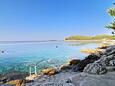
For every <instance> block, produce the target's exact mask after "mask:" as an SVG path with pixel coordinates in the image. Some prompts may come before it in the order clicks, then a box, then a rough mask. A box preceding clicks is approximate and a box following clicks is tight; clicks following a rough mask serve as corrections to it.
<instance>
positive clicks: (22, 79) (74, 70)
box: [0, 45, 115, 86]
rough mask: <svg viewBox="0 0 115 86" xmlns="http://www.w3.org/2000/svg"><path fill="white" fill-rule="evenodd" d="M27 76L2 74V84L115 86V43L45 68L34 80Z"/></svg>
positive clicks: (4, 85) (21, 85) (0, 78)
mask: <svg viewBox="0 0 115 86" xmlns="http://www.w3.org/2000/svg"><path fill="white" fill-rule="evenodd" d="M100 48H101V47H100ZM12 75H13V76H12ZM27 76H28V74H24V75H23V74H17V73H16V74H11V76H9V75H5V76H1V77H0V82H1V84H0V86H115V45H112V46H109V47H106V48H104V51H103V52H98V53H92V54H90V55H89V56H87V57H86V58H85V59H83V60H80V59H73V60H71V61H69V62H68V63H67V64H64V65H62V66H61V67H60V68H58V69H56V68H47V69H44V70H42V71H41V74H40V75H39V76H36V77H35V79H33V80H27V79H26V77H27ZM9 77H10V78H9ZM14 77H15V78H14Z"/></svg>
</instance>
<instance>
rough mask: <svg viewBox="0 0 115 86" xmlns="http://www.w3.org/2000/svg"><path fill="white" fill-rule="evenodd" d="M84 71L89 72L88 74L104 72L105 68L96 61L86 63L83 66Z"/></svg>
mask: <svg viewBox="0 0 115 86" xmlns="http://www.w3.org/2000/svg"><path fill="white" fill-rule="evenodd" d="M84 72H85V73H90V74H104V73H106V72H107V70H106V68H105V67H104V66H102V65H100V64H98V63H91V64H88V65H87V66H86V67H85V68H84Z"/></svg>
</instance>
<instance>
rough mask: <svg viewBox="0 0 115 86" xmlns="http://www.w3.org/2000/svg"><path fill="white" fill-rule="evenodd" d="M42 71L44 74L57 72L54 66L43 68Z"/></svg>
mask: <svg viewBox="0 0 115 86" xmlns="http://www.w3.org/2000/svg"><path fill="white" fill-rule="evenodd" d="M42 73H43V74H45V75H50V76H51V75H55V74H56V73H57V70H56V69H55V68H47V69H43V70H42Z"/></svg>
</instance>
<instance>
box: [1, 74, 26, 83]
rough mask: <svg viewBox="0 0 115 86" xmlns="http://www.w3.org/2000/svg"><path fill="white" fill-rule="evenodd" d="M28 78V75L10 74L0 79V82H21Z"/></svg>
mask: <svg viewBox="0 0 115 86" xmlns="http://www.w3.org/2000/svg"><path fill="white" fill-rule="evenodd" d="M27 76H28V73H20V72H11V73H7V74H5V75H3V76H1V77H0V82H2V83H6V82H9V81H12V80H19V79H20V80H22V79H25V77H27Z"/></svg>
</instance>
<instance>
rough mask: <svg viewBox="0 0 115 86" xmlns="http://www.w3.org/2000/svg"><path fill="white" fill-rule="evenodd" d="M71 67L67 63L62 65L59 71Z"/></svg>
mask: <svg viewBox="0 0 115 86" xmlns="http://www.w3.org/2000/svg"><path fill="white" fill-rule="evenodd" d="M70 69H71V66H69V65H68V64H67V65H62V66H61V67H60V71H68V70H70Z"/></svg>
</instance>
